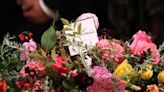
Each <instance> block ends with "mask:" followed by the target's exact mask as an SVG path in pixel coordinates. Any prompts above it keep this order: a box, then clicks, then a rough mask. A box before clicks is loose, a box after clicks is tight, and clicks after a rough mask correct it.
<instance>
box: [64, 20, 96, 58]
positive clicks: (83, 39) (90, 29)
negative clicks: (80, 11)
mask: <svg viewBox="0 0 164 92" xmlns="http://www.w3.org/2000/svg"><path fill="white" fill-rule="evenodd" d="M64 28H66V29H68V30H66V31H65V34H66V39H67V40H68V41H70V42H71V44H70V45H69V46H68V48H69V51H70V55H71V56H73V55H77V54H80V53H81V52H83V51H86V50H87V49H90V48H91V47H93V46H95V45H96V43H97V42H98V41H99V40H98V36H97V30H96V27H95V22H94V18H93V17H91V18H87V19H84V20H81V21H77V22H74V23H72V24H70V25H65V26H64ZM81 43H82V44H81ZM79 45H81V46H79Z"/></svg>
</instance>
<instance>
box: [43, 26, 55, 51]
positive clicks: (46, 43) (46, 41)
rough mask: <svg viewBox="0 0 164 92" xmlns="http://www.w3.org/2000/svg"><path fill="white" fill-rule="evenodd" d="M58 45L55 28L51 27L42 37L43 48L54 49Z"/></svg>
mask: <svg viewBox="0 0 164 92" xmlns="http://www.w3.org/2000/svg"><path fill="white" fill-rule="evenodd" d="M55 43H56V33H55V29H54V28H53V26H51V27H49V28H48V30H46V31H45V32H44V33H43V35H42V37H41V46H42V48H43V49H44V50H51V49H53V47H54V45H55Z"/></svg>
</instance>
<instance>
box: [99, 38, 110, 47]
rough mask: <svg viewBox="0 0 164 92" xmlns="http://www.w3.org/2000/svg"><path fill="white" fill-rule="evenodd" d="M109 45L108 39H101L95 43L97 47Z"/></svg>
mask: <svg viewBox="0 0 164 92" xmlns="http://www.w3.org/2000/svg"><path fill="white" fill-rule="evenodd" d="M109 45H110V43H109V41H108V40H107V39H101V40H100V41H99V42H98V43H96V46H97V47H100V48H102V47H108V46H109Z"/></svg>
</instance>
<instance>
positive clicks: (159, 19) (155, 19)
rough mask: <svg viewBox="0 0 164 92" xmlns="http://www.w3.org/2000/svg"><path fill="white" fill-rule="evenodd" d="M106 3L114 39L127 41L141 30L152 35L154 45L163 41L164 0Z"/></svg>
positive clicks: (118, 0)
mask: <svg viewBox="0 0 164 92" xmlns="http://www.w3.org/2000/svg"><path fill="white" fill-rule="evenodd" d="M107 3H108V5H107V6H108V11H107V12H108V19H109V21H110V24H111V30H112V31H111V32H112V34H113V35H114V36H115V37H117V38H120V39H124V40H127V39H128V38H131V37H132V35H133V34H134V33H136V32H137V31H138V30H140V29H141V30H144V31H146V32H148V33H149V34H150V35H152V39H153V41H154V42H155V43H157V44H159V43H162V41H164V36H163V35H164V31H163V30H164V0H107ZM113 30H114V31H113Z"/></svg>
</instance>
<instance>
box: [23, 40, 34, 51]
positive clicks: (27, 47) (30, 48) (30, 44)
mask: <svg viewBox="0 0 164 92" xmlns="http://www.w3.org/2000/svg"><path fill="white" fill-rule="evenodd" d="M23 47H24V48H25V50H27V51H32V52H34V51H35V50H36V48H37V46H36V43H35V42H34V41H33V40H32V39H30V40H29V42H24V43H23Z"/></svg>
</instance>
